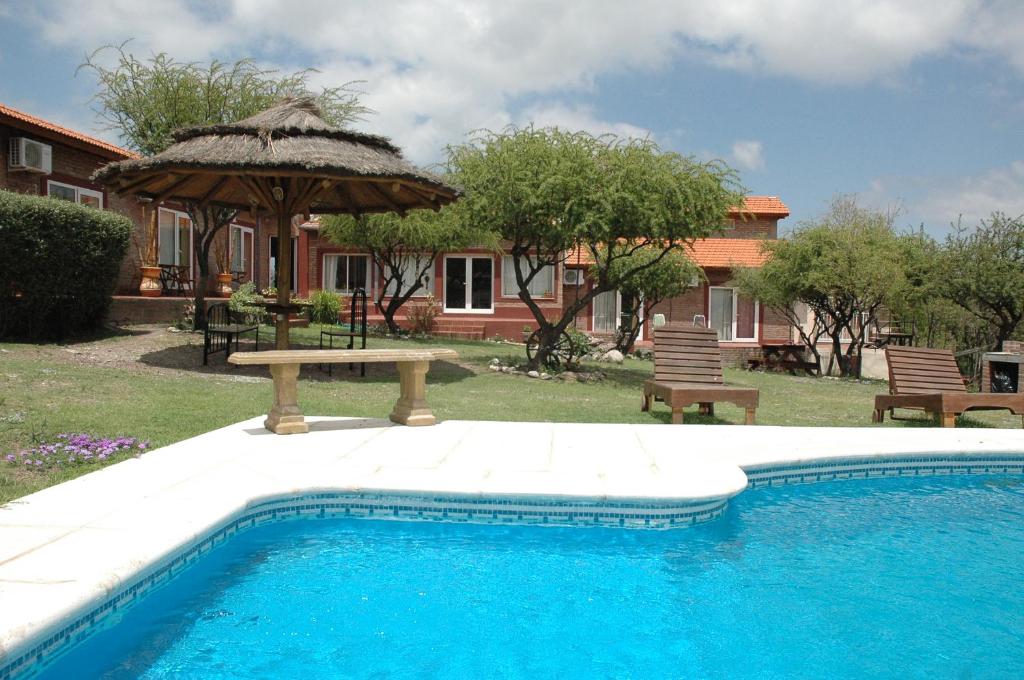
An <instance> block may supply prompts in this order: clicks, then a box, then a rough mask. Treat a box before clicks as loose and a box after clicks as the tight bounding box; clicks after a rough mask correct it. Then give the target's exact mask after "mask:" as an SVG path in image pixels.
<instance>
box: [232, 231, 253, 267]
mask: <svg viewBox="0 0 1024 680" xmlns="http://www.w3.org/2000/svg"><path fill="white" fill-rule="evenodd" d="M236 230H237V231H240V232H242V233H243V234H245V232H248V233H249V252H248V253H244V252H243V253H242V268H241V269H240V270H238V271H236V270H235V250H234V243H235V241H234V236H235V231H236ZM242 243H245V237H244V235H243V237H242ZM255 251H256V230H255V229H253V228H252V227H244V226H242V225H241V224H232V225H231V233H230V234H229V235H228V257H229V258H231V266H230V269H231V273H232V274H238V273H244V272H245V270H246V266H245V263H246V262H248V263H249V269H251V270H252V273H253V277H252V278H256V277H255V274H256V270H255V268H254V267H252V264H253V260H254V259H255V257H254V256H255V255H256V252H255Z"/></svg>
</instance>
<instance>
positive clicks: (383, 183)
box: [93, 99, 458, 349]
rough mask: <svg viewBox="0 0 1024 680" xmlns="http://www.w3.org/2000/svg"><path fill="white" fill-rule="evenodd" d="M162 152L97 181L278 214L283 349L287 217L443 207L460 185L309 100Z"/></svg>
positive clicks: (178, 139) (191, 132)
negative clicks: (336, 121)
mask: <svg viewBox="0 0 1024 680" xmlns="http://www.w3.org/2000/svg"><path fill="white" fill-rule="evenodd" d="M174 139H175V143H174V144H172V145H171V146H169V147H168V148H167V149H165V150H164V151H161V152H160V153H158V154H156V155H153V156H150V157H148V158H140V159H137V160H127V161H120V162H117V163H110V164H108V165H106V166H104V167H103V168H101V169H100V170H99V171H97V172H96V173H95V174H94V175H93V178H94V180H95V181H97V182H100V183H102V184H104V185H106V186H107V187H108V188H109V189H110V190H111V191H114V192H115V193H118V194H134V195H137V196H140V197H142V198H148V199H151V201H152V205H153V206H154V210H153V211H152V212H153V216H152V220H153V222H154V224H153V226H152V227H151V228H152V230H153V232H154V233H155V231H156V229H155V220H156V212H157V211H156V209H155V206H156V205H157V204H159V203H161V202H163V201H182V202H188V203H192V204H193V205H196V206H198V207H199V208H201V209H204V210H205V208H207V207H224V208H231V209H239V210H251V211H252V212H254V213H255V212H257V211H261V210H262V211H266V212H268V213H270V214H272V215H274V216H275V217H276V218H277V232H278V239H277V263H278V265H277V276H278V281H279V282H284V285H279V286H278V290H277V303H278V304H277V309H276V311H278V312H279V313H278V321H277V347H278V349H287V347H288V314H287V312H286V310H287V308H288V303H289V291H288V285H287V282H288V281H289V279H290V277H291V266H292V264H291V263H292V256H291V222H292V218H293V217H294V216H295V215H301V214H306V215H308V214H309V213H319V214H328V213H347V214H350V215H356V216H358V215H361V214H364V213H378V212H398V213H400V214H404V213H405V211H407V210H410V209H413V208H433V209H439V208H440V207H441V206H442V205H445V204H448V203H451V202H452V201H454V200H455V199H456V198H457V196H458V191H457V190H456V189H454V188H453V187H450V186H448V185H446V184H445V183H444V182H443V181H441V179H439V178H438V177H435V176H434V175H431V174H429V173H427V172H424V171H422V170H419V169H417V168H416V167H415V166H413V165H412V164H411V163H409V162H407V161H406V160H405V159H403V158H402V152H401V150H399V149H398V148H397V147H396V146H394V145H393V144H391V142H390V141H389V140H388V139H386V138H384V137H377V136H375V135H367V134H362V133H358V132H352V131H350V130H343V129H340V128H336V127H332V126H331V125H328V124H327V122H325V121H324V120H323V118H321V117H320V111H319V109H318V108H317V106H316V104H315V103H314V102H313V101H312V100H310V99H289V100H285V101H284V102H282V103H281V104H278V105H277V106H274V107H272V108H269V109H267V110H266V111H263V112H261V113H258V114H256V115H255V116H252V117H250V118H246V119H245V120H241V121H238V122H237V123H230V124H224V125H205V126H199V127H193V128H186V129H183V130H180V131H178V132H177V133H176V134H175V135H174Z"/></svg>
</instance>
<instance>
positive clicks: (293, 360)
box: [228, 349, 459, 434]
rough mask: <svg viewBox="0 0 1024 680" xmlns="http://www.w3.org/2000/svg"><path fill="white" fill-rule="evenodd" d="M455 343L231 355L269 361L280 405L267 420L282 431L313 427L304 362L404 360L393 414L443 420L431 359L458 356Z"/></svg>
mask: <svg viewBox="0 0 1024 680" xmlns="http://www.w3.org/2000/svg"><path fill="white" fill-rule="evenodd" d="M458 356H459V355H458V353H456V351H455V350H453V349H322V350H321V349H285V350H271V351H269V352H236V353H235V354H232V355H231V356H230V357H228V361H229V362H231V363H233V364H238V365H240V366H253V365H258V364H266V365H268V366H269V367H270V375H271V377H272V378H273V379H274V406H273V408H271V409H270V413H268V414H267V419H266V421H264V423H263V424H264V425H265V426H266V428H267V429H268V430H270V431H271V432H275V433H277V434H295V433H300V432H308V431H309V425H307V424H306V422H305V419H304V418H303V416H302V412H301V411H300V410H299V405H298V400H297V393H298V379H299V367H300V366H301V365H302V364H330V363H334V364H344V363H390V362H392V361H393V362H395V363H396V364H398V380H399V387H400V392H399V397H398V401H397V402H396V403H395V408H394V409H392V411H391V416H390V418H391V420H392V421H394V422H396V423H399V424H401V425H433V424H434V423H435V422H437V419H436V418H434V414H433V413H431V411H430V407H428V406H427V401H426V393H427V380H426V378H427V371H428V370H429V369H430V362H431V361H436V360H439V359H456V358H458Z"/></svg>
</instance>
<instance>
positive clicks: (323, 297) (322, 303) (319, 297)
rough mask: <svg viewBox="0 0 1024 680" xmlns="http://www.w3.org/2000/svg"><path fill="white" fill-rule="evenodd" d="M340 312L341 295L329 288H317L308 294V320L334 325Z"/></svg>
mask: <svg viewBox="0 0 1024 680" xmlns="http://www.w3.org/2000/svg"><path fill="white" fill-rule="evenodd" d="M340 314H341V297H339V296H338V294H337V293H332V292H331V291H329V290H317V291H314V292H313V294H312V295H310V296H309V320H310V321H312V322H313V323H319V324H325V325H328V326H330V325H334V324H336V323H338V316H339V315H340Z"/></svg>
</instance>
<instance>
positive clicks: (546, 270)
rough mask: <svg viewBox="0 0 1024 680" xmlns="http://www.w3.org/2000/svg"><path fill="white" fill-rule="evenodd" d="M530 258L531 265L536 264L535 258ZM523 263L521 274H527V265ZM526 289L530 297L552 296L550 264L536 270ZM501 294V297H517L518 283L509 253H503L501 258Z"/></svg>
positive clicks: (552, 275)
mask: <svg viewBox="0 0 1024 680" xmlns="http://www.w3.org/2000/svg"><path fill="white" fill-rule="evenodd" d="M530 260H531V262H532V264H533V266H536V263H537V260H536V258H530ZM523 264H524V266H523V275H524V276H527V275H528V271H527V267H528V266H529V265H526V263H525V262H524V263H523ZM527 289H528V290H529V291H530V297H535V298H549V297H554V290H555V268H554V267H552V266H551V265H544V267H542V268H541V270H540V271H539V272H537V275H536V276H534V277H533V281H530V285H529V286H527ZM501 294H502V296H503V297H519V284H517V283H516V267H515V263H513V262H512V256H511V255H505V256H504V257H503V258H501Z"/></svg>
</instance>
